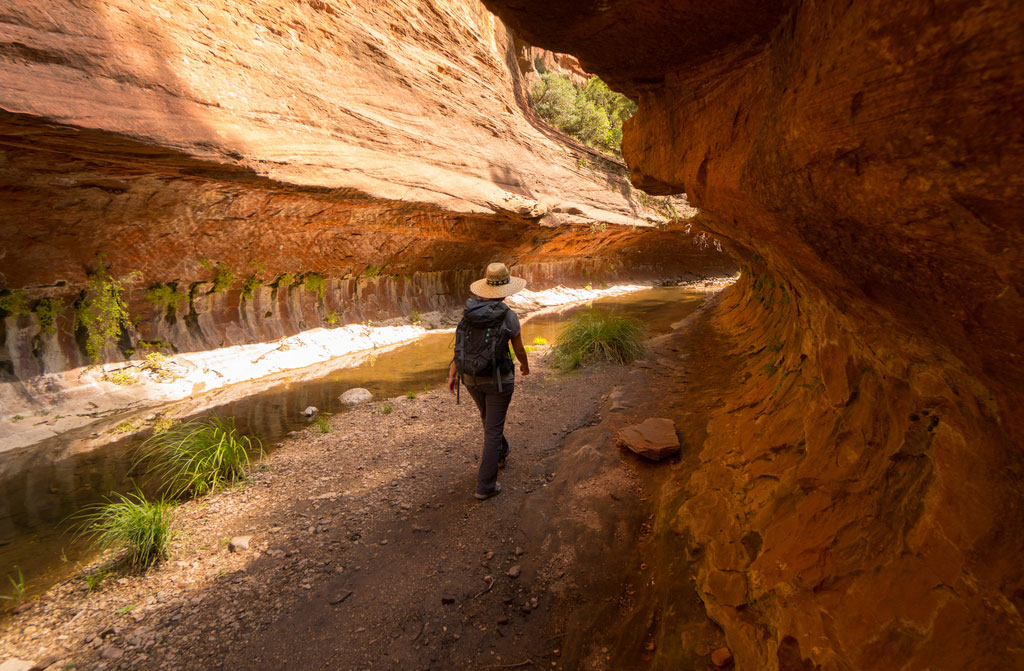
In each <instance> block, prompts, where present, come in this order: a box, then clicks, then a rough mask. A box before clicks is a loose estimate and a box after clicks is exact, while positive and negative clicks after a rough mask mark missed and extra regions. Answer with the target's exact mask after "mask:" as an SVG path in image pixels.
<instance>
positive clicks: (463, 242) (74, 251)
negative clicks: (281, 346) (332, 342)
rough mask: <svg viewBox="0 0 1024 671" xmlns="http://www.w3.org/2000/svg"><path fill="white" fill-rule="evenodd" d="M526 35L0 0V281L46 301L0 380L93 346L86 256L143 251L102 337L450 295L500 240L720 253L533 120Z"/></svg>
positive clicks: (590, 252) (538, 246)
mask: <svg viewBox="0 0 1024 671" xmlns="http://www.w3.org/2000/svg"><path fill="white" fill-rule="evenodd" d="M524 48H526V47H524V46H523V45H522V44H521V43H520V44H517V43H514V41H513V40H512V38H511V37H510V35H509V33H508V31H507V30H506V29H505V27H504V26H503V24H502V23H501V22H500V21H499V20H497V19H496V18H495V17H494V16H493V15H492V14H490V13H489V12H488V11H487V10H486V9H484V7H483V6H482V5H480V4H479V3H476V2H464V1H461V0H458V1H456V0H433V1H427V0H415V1H412V0H410V1H404V2H399V1H395V2H388V3H378V2H344V3H342V2H322V1H320V0H308V1H305V2H290V1H289V2H258V1H256V0H252V1H246V2H235V1H232V2H183V1H176V0H157V1H155V2H152V3H145V4H140V3H137V2H132V1H130V0H96V1H94V2H93V1H90V2H70V1H63V2H62V1H54V2H45V3H33V2H23V1H7V2H2V3H0V194H2V198H0V259H2V261H0V288H3V289H6V290H10V291H25V295H24V297H25V301H26V304H27V305H26V307H27V308H28V309H32V307H33V306H34V305H36V304H37V302H38V301H39V300H40V299H43V298H59V299H61V301H62V303H63V306H64V310H63V311H62V312H61V313H60V314H59V315H58V316H57V318H56V322H55V328H54V329H52V330H47V329H44V328H40V326H41V325H40V323H39V318H38V316H37V315H36V314H23V315H18V314H9V315H7V317H6V319H5V320H4V322H3V327H2V328H3V331H2V332H0V339H2V340H3V341H4V343H5V345H6V346H5V347H4V353H3V354H2V355H0V381H2V382H3V383H4V388H3V390H0V402H2V401H3V400H4V399H11V398H15V397H18V398H22V399H23V400H24V398H27V397H28V396H34V395H37V394H39V393H40V392H41V391H44V390H43V389H41V387H40V384H34V386H29V387H22V386H19V385H20V384H21V382H23V381H26V380H35V381H36V382H37V383H39V381H40V380H42V381H43V382H42V383H41V384H42V386H46V387H48V389H46V390H45V391H47V392H52V391H54V389H50V388H49V387H53V386H54V385H57V387H58V388H60V387H61V385H64V384H65V383H67V382H68V381H67V380H64V381H55V379H54V378H41V377H40V376H41V375H47V374H52V373H59V372H60V371H66V370H69V369H74V368H75V367H77V366H80V365H83V364H84V363H86V359H85V357H84V355H83V352H82V348H81V344H82V340H83V337H84V335H83V332H82V329H81V328H78V329H76V328H75V326H74V322H73V318H72V310H71V306H72V304H73V303H75V301H77V300H79V298H80V295H81V292H82V290H83V288H84V287H85V286H86V282H87V279H88V274H89V273H91V272H94V271H95V270H96V268H97V267H98V264H99V263H100V261H101V260H104V261H103V262H104V263H105V264H106V265H107V267H109V268H110V270H111V272H112V273H113V274H114V275H115V276H124V275H127V274H128V273H131V272H137V276H136V277H135V279H134V282H133V283H132V284H131V285H130V289H129V294H128V299H129V309H130V311H131V313H132V314H133V316H134V317H135V318H136V319H137V322H138V323H137V325H136V327H135V329H134V330H132V332H130V333H125V334H124V336H123V337H122V338H121V342H120V343H118V345H119V346H118V347H115V346H114V344H113V343H111V344H110V345H109V346H108V347H107V348H106V351H105V352H104V353H103V355H102V358H103V359H105V360H108V361H116V360H119V359H120V358H121V357H122V356H127V355H131V350H138V349H139V343H140V341H145V342H149V343H154V342H155V343H166V344H169V345H170V346H171V347H170V348H166V347H165V348H164V349H176V350H179V351H195V350H205V349H212V348H217V347H222V346H227V345H233V344H239V343H245V342H253V341H262V340H273V339H275V338H280V337H282V336H286V335H292V334H294V333H296V332H299V331H302V330H304V329H309V328H313V327H316V326H330V325H341V324H345V323H353V322H354V323H358V322H362V321H364V320H368V319H380V318H385V317H392V316H400V315H408V314H410V312H411V311H413V310H417V311H429V310H436V309H443V308H446V307H452V306H454V305H457V304H458V303H459V302H461V301H462V300H463V299H464V298H465V296H466V287H467V285H468V281H469V280H470V279H472V278H475V277H476V276H477V275H478V273H479V272H480V269H481V268H483V267H485V266H486V264H487V263H488V262H491V261H494V260H502V261H505V262H506V263H508V264H509V265H512V266H514V268H515V270H516V272H518V273H520V274H524V275H526V276H527V277H528V278H529V279H530V280H531V281H532V284H533V287H535V288H544V287H546V286H551V285H554V284H557V283H559V282H577V283H578V284H584V283H587V282H595V283H598V282H612V281H614V280H616V279H617V278H619V277H630V278H642V277H655V276H661V275H663V274H666V273H667V274H669V275H674V274H679V273H684V272H687V271H688V272H692V273H699V274H722V273H730V272H732V271H733V270H734V268H735V264H734V262H733V261H731V260H730V259H729V258H728V257H727V256H726V255H725V254H721V253H719V252H718V251H716V250H715V249H714V248H708V247H701V246H696V245H694V244H692V243H693V238H691V237H690V236H688V235H687V234H686V233H685V231H684V229H683V228H682V227H676V228H659V227H658V226H657V225H659V224H664V223H665V221H666V216H665V215H666V214H671V210H669V209H667V206H664V205H662V211H660V212H659V211H658V210H657V209H656V208H653V207H646V204H652V202H651V201H648V200H647V199H646V197H644V198H640V197H638V196H637V195H636V193H635V192H634V191H633V189H632V188H631V186H630V184H629V183H628V181H627V179H626V171H625V168H624V166H623V165H622V164H621V163H619V162H617V161H614V160H608V159H605V158H601V157H600V156H599V155H596V154H595V153H593V152H592V151H590V150H589V149H588V148H586V147H583V146H581V145H578V144H576V143H574V142H572V141H571V140H569V139H568V138H565V137H564V136H562V135H560V134H558V133H555V132H553V131H551V130H550V129H548V128H546V127H545V126H543V125H542V124H540V123H538V122H537V120H536V118H535V117H534V115H533V114H532V112H531V111H530V110H529V108H528V105H527V101H526V91H525V86H526V84H525V80H524V78H523V74H522V72H521V71H520V69H519V66H518V62H517V58H518V54H519V53H520V52H522V51H523V49H524ZM527 50H528V49H527ZM218 276H219V277H220V278H221V279H225V282H223V283H222V282H219V281H218ZM226 278H231V279H233V281H231V282H227V281H226ZM246 280H250V283H249V284H244V282H245V281H246ZM160 284H163V285H164V286H165V289H164V291H165V299H166V298H167V297H168V295H169V296H170V302H168V301H167V300H165V301H164V302H162V303H160V302H157V303H153V302H150V301H147V299H146V296H147V290H148V289H149V288H152V287H154V286H156V285H160ZM214 289H217V290H216V291H215V290H214ZM139 355H140V353H136V355H135V356H139ZM57 390H58V391H59V389H57ZM0 414H5V413H2V412H0ZM7 414H9V413H7Z"/></svg>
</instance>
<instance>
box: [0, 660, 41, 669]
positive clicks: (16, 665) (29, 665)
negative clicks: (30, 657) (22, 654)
mask: <svg viewBox="0 0 1024 671" xmlns="http://www.w3.org/2000/svg"><path fill="white" fill-rule="evenodd" d="M36 668H38V666H36V663H35V662H26V661H25V660H23V659H13V658H12V659H8V660H7V661H6V662H4V663H3V664H0V671H31V669H36Z"/></svg>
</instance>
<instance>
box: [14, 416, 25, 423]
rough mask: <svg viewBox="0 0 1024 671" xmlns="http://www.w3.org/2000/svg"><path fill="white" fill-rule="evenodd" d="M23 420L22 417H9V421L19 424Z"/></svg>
mask: <svg viewBox="0 0 1024 671" xmlns="http://www.w3.org/2000/svg"><path fill="white" fill-rule="evenodd" d="M23 419H25V418H24V417H22V416H21V415H15V416H14V417H11V421H12V422H20V421H21V420H23Z"/></svg>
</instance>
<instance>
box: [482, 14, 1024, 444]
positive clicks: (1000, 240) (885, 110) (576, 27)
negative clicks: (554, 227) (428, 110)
mask: <svg viewBox="0 0 1024 671" xmlns="http://www.w3.org/2000/svg"><path fill="white" fill-rule="evenodd" d="M485 4H487V6H488V7H490V8H491V9H492V10H493V11H495V12H496V13H497V14H498V15H499V16H501V17H502V19H503V20H504V21H505V22H506V23H507V24H508V25H509V26H511V27H512V28H513V29H514V30H515V31H517V32H518V33H520V34H521V35H522V36H524V38H525V39H526V40H528V41H530V42H532V43H534V44H537V45H539V46H542V47H545V48H548V49H552V50H556V51H565V52H569V53H572V54H574V55H576V56H578V57H579V59H580V62H581V64H582V65H583V67H585V68H586V69H588V70H590V71H592V72H595V73H597V74H599V75H600V76H601V77H603V78H605V79H606V80H607V81H609V82H610V83H612V84H613V85H614V86H616V87H617V88H618V89H620V90H621V91H623V92H625V93H627V94H628V95H630V96H631V97H633V98H634V99H635V100H637V101H638V102H639V105H640V109H639V112H638V114H637V115H636V116H635V117H634V118H633V119H632V120H631V121H630V122H629V123H628V124H627V128H626V130H625V136H626V137H625V139H624V149H623V151H624V155H625V157H626V159H627V162H628V163H629V165H630V168H631V170H632V179H633V181H634V183H635V184H636V185H637V186H639V187H642V188H644V189H647V190H649V191H651V192H652V193H678V192H682V191H685V192H686V193H688V194H689V195H690V197H691V200H692V201H693V202H694V204H695V205H697V206H698V207H700V208H702V210H703V211H705V212H706V213H707V215H708V219H709V220H710V221H711V222H712V223H710V226H711V228H713V230H714V231H715V233H716V234H717V235H720V236H722V237H723V238H725V239H729V240H731V241H732V246H733V248H734V249H735V250H737V251H739V250H743V249H745V250H748V253H749V254H756V255H758V256H760V257H761V258H763V259H764V260H766V261H767V262H768V265H769V266H770V267H771V268H773V269H775V270H777V271H778V272H780V273H782V274H784V275H787V276H792V277H801V278H803V279H804V280H805V281H806V282H808V283H809V284H811V285H812V286H813V287H814V288H815V289H817V290H820V291H822V292H823V293H824V294H825V295H827V296H828V298H829V299H830V301H831V302H832V304H833V305H834V306H835V307H836V308H838V309H839V310H841V311H844V312H847V311H848V312H856V313H859V314H858V315H857V319H858V321H859V322H860V323H859V325H858V328H860V329H864V330H878V331H888V330H890V329H893V328H895V329H896V330H897V332H898V333H900V334H901V335H903V336H905V337H908V338H911V339H923V340H927V341H928V342H930V343H932V344H933V345H934V346H935V348H936V350H937V351H944V352H946V353H949V354H952V355H953V356H955V357H956V358H957V359H959V360H960V361H961V362H963V364H964V365H966V366H967V367H968V368H969V369H970V370H972V371H974V372H975V373H976V374H978V375H979V376H980V377H981V378H982V379H984V380H985V381H986V382H987V383H988V384H990V385H991V386H992V387H993V389H995V390H998V395H999V396H1000V397H1002V399H1003V402H1002V403H1001V406H1002V409H1003V411H1004V418H1005V419H1006V420H1007V423H1008V424H1009V425H1011V426H1012V427H1013V428H1014V433H1015V434H1016V435H1017V436H1018V437H1019V436H1021V435H1022V434H1021V433H1020V431H1021V426H1022V424H1021V421H1020V416H1021V413H1019V412H1015V411H1014V408H1015V407H1017V405H1018V402H1019V401H1020V399H1021V386H1022V385H1021V380H1024V355H1022V353H1021V351H1020V344H1021V342H1022V340H1024V318H1022V317H1021V315H1022V314H1024V302H1022V294H1024V278H1022V270H1021V268H1022V267H1024V264H1022V259H1021V252H1022V244H1021V243H1022V242H1024V234H1022V226H1021V223H1020V222H1021V215H1022V213H1024V170H1022V167H1024V116H1022V115H1021V114H1020V110H1021V109H1024V37H1022V35H1024V31H1022V27H1024V14H1022V13H1021V11H1020V8H1019V7H1018V6H1017V5H1016V3H1014V2H1010V1H1008V0H997V1H990V2H980V3H979V2H942V3H929V2H909V3H888V2H881V1H878V2H872V1H863V2H850V3H834V2H802V3H797V2H791V1H782V2H748V1H739V2H725V3H697V2H686V1H676V2H643V1H640V0H636V1H629V0H625V1H621V2H601V3H590V2H571V1H564V0H554V1H553V2H546V1H545V2H539V1H538V2H502V0H487V1H486V2H485ZM895 335H896V334H887V335H886V337H894V336H895ZM1011 399H1013V400H1011Z"/></svg>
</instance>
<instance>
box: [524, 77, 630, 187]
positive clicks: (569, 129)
mask: <svg viewBox="0 0 1024 671" xmlns="http://www.w3.org/2000/svg"><path fill="white" fill-rule="evenodd" d="M531 99H532V100H533V106H534V109H536V110H537V113H538V114H539V115H540V116H541V117H542V118H543V119H544V120H545V121H547V122H548V123H550V124H551V125H552V126H555V127H556V128H558V129H560V130H562V131H564V132H566V133H568V134H569V135H572V136H573V137H575V138H576V139H578V140H581V141H582V142H584V143H585V144H588V145H591V146H593V147H597V148H599V149H604V150H606V151H610V152H612V153H614V154H616V155H617V154H618V153H619V151H620V146H621V144H622V122H623V121H625V120H626V119H628V118H629V117H631V116H633V114H634V113H635V112H636V104H635V103H634V102H633V101H632V100H630V99H629V98H627V97H625V96H624V95H622V94H620V93H616V92H615V91H612V90H611V89H609V88H608V85H607V84H605V83H604V82H603V81H601V79H599V78H598V77H592V78H591V79H590V80H589V81H588V82H587V83H586V85H585V86H583V87H582V88H581V87H579V86H576V85H575V84H573V83H572V81H570V80H569V78H568V77H565V76H563V75H560V74H557V73H555V72H544V73H542V74H541V81H539V82H537V83H535V84H534V86H533V91H532V92H531ZM581 161H582V163H581ZM577 167H581V168H582V167H589V165H588V164H587V163H586V159H581V160H578V161H577Z"/></svg>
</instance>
